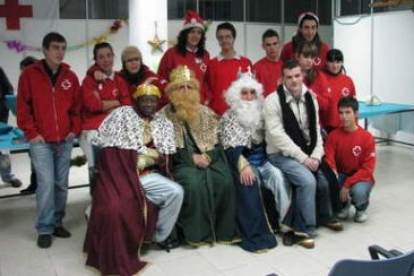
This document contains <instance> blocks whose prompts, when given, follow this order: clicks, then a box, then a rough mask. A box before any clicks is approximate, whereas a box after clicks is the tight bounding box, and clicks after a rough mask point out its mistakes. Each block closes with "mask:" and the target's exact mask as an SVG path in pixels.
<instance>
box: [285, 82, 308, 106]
mask: <svg viewBox="0 0 414 276" xmlns="http://www.w3.org/2000/svg"><path fill="white" fill-rule="evenodd" d="M283 91H284V92H285V95H286V102H287V103H290V102H291V101H293V100H294V98H293V96H292V94H291V93H290V91H289V90H288V89H287V87H286V85H285V84H283ZM307 91H308V88H307V87H306V85H305V84H303V83H302V92H301V94H300V99H299V101H301V102H305V97H304V95H305V93H306V92H307Z"/></svg>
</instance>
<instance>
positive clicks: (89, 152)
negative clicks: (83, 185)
mask: <svg viewBox="0 0 414 276" xmlns="http://www.w3.org/2000/svg"><path fill="white" fill-rule="evenodd" d="M97 132H98V131H97V130H96V129H90V130H82V133H81V135H80V137H79V146H80V147H81V149H82V151H83V153H84V154H85V156H86V160H87V161H88V168H92V167H95V166H96V161H97V152H98V147H96V146H94V145H92V139H93V138H94V137H95V135H96V133H97Z"/></svg>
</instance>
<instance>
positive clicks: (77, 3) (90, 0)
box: [59, 0, 129, 19]
mask: <svg viewBox="0 0 414 276" xmlns="http://www.w3.org/2000/svg"><path fill="white" fill-rule="evenodd" d="M86 4H88V18H89V19H119V18H128V17H129V12H128V0H60V1H59V6H60V9H59V10H60V18H62V19H85V18H86Z"/></svg>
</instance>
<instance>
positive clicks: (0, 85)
mask: <svg viewBox="0 0 414 276" xmlns="http://www.w3.org/2000/svg"><path fill="white" fill-rule="evenodd" d="M6 95H13V86H12V85H11V83H10V81H9V78H8V77H7V75H6V73H4V71H3V69H2V68H1V67H0V122H2V123H5V124H7V121H8V120H9V107H8V106H7V104H6ZM0 176H1V180H3V182H6V183H10V185H11V186H12V187H14V188H19V187H20V186H22V182H21V181H20V179H18V178H16V176H15V175H14V174H12V173H11V162H10V154H9V152H8V151H6V152H4V153H3V152H0Z"/></svg>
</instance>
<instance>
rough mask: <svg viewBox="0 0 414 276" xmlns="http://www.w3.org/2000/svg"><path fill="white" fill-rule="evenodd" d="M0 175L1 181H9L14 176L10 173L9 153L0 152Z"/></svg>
mask: <svg viewBox="0 0 414 276" xmlns="http://www.w3.org/2000/svg"><path fill="white" fill-rule="evenodd" d="M0 176H1V180H3V182H6V183H9V182H10V181H12V180H13V179H15V178H16V177H15V176H14V174H12V173H11V162H10V155H9V154H3V153H0Z"/></svg>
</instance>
